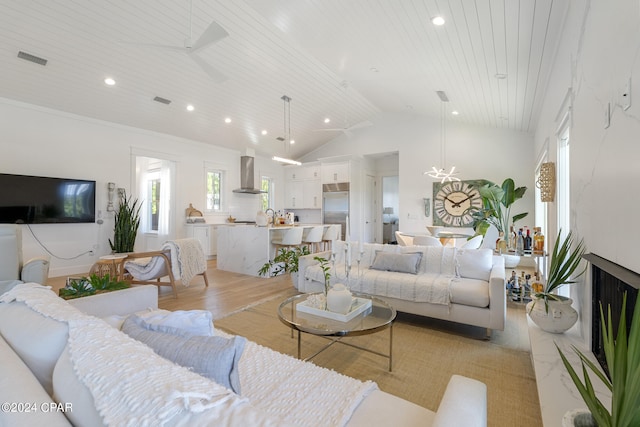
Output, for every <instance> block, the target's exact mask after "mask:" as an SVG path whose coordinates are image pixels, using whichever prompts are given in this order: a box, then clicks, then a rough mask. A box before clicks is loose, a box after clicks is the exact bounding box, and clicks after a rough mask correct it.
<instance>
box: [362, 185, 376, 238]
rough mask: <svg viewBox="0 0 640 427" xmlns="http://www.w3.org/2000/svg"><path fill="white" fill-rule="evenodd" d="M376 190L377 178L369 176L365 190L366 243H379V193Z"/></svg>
mask: <svg viewBox="0 0 640 427" xmlns="http://www.w3.org/2000/svg"><path fill="white" fill-rule="evenodd" d="M376 189H377V185H376V177H375V176H373V175H367V176H366V178H365V189H364V241H365V242H366V243H372V242H374V243H375V242H377V239H376V224H377V220H376V212H378V209H377V205H378V193H377V191H376Z"/></svg>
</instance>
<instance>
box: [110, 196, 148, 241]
mask: <svg viewBox="0 0 640 427" xmlns="http://www.w3.org/2000/svg"><path fill="white" fill-rule="evenodd" d="M141 207H142V205H141V204H138V199H135V200H133V201H131V199H129V198H128V197H127V193H126V192H125V193H123V194H122V198H121V199H120V206H119V207H118V210H117V211H116V212H115V224H114V228H113V242H112V241H111V239H109V245H110V246H111V250H112V251H113V252H115V253H127V252H133V246H134V245H135V243H136V235H137V234H138V227H139V226H140V208H141Z"/></svg>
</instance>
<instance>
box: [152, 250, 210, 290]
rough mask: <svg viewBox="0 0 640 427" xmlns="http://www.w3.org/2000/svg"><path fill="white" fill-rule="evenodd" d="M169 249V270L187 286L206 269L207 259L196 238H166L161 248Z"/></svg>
mask: <svg viewBox="0 0 640 427" xmlns="http://www.w3.org/2000/svg"><path fill="white" fill-rule="evenodd" d="M167 248H168V249H171V271H172V273H173V277H174V278H175V279H176V280H180V281H181V282H182V284H183V285H184V286H189V283H190V282H191V280H192V279H193V278H194V277H195V276H196V275H198V274H200V273H202V272H204V271H206V270H207V259H206V257H205V256H204V251H203V250H202V246H201V245H200V242H198V241H197V240H196V239H176V240H168V241H166V242H164V244H163V245H162V249H167Z"/></svg>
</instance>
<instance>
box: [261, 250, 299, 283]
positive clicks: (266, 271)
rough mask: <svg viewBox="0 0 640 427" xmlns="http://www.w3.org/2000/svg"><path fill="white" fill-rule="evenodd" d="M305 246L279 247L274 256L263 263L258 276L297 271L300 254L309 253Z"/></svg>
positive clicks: (272, 275)
mask: <svg viewBox="0 0 640 427" xmlns="http://www.w3.org/2000/svg"><path fill="white" fill-rule="evenodd" d="M309 254H310V252H309V248H308V247H307V246H302V247H301V248H300V247H295V248H293V249H291V248H281V249H280V250H279V251H278V253H277V254H276V257H275V258H274V259H272V260H269V261H267V262H266V263H264V265H263V266H262V267H260V270H258V274H259V275H260V276H271V277H274V276H277V275H279V274H285V273H297V272H298V262H299V259H300V257H301V256H304V255H309Z"/></svg>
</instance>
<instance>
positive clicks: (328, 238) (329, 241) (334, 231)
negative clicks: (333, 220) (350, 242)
mask: <svg viewBox="0 0 640 427" xmlns="http://www.w3.org/2000/svg"><path fill="white" fill-rule="evenodd" d="M340 230H341V227H340V225H338V224H329V225H325V230H324V233H323V234H322V250H323V251H330V250H331V246H332V245H333V242H334V241H335V240H338V239H339V238H340Z"/></svg>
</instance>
